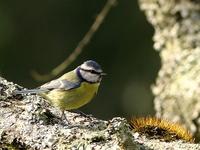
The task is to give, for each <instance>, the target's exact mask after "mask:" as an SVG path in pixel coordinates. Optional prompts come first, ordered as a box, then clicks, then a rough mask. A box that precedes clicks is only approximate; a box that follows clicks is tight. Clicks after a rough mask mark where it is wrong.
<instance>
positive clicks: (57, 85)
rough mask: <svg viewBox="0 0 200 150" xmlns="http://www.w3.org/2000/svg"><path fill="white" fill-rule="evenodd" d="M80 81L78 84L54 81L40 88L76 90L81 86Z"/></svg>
mask: <svg viewBox="0 0 200 150" xmlns="http://www.w3.org/2000/svg"><path fill="white" fill-rule="evenodd" d="M80 84H81V83H80V81H78V82H71V81H68V80H64V79H63V80H53V81H51V82H49V83H46V84H44V85H42V86H41V87H40V89H48V90H53V89H62V90H70V89H74V88H78V87H79V86H80Z"/></svg>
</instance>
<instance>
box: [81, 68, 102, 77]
mask: <svg viewBox="0 0 200 150" xmlns="http://www.w3.org/2000/svg"><path fill="white" fill-rule="evenodd" d="M80 69H81V70H83V71H87V72H90V73H93V74H97V75H100V74H101V73H100V72H96V71H95V70H87V69H83V68H80Z"/></svg>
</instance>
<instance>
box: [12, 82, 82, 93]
mask: <svg viewBox="0 0 200 150" xmlns="http://www.w3.org/2000/svg"><path fill="white" fill-rule="evenodd" d="M80 85H81V82H80V81H78V82H70V81H67V80H64V79H63V80H53V81H51V82H48V83H46V84H44V85H42V86H41V87H39V88H37V89H30V90H21V91H18V90H16V91H14V92H13V93H14V94H27V93H32V94H33V93H44V92H49V91H51V90H54V89H60V90H71V89H74V88H78V87H79V86H80Z"/></svg>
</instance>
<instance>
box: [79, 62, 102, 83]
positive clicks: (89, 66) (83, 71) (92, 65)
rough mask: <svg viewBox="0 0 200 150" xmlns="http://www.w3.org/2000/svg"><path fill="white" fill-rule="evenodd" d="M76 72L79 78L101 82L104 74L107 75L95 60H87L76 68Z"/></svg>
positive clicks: (91, 81)
mask: <svg viewBox="0 0 200 150" xmlns="http://www.w3.org/2000/svg"><path fill="white" fill-rule="evenodd" d="M76 72H77V74H78V76H79V78H81V79H82V80H84V81H86V82H90V83H98V82H100V81H101V79H102V76H103V75H105V73H103V70H102V69H101V66H100V65H99V64H98V63H97V62H95V61H93V60H88V61H85V62H84V63H83V64H81V65H80V66H78V67H77V68H76Z"/></svg>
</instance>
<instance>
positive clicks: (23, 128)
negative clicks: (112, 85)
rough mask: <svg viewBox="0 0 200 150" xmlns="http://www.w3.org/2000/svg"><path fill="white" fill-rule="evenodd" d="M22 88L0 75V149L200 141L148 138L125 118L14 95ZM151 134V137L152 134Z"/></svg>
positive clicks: (134, 149) (135, 147) (107, 149)
mask: <svg viewBox="0 0 200 150" xmlns="http://www.w3.org/2000/svg"><path fill="white" fill-rule="evenodd" d="M18 88H21V87H19V86H18V85H14V84H13V83H11V82H7V81H6V80H5V79H3V78H1V77H0V150H5V149H10V150H14V149H16V150H18V149H22V150H23V149H31V150H32V149H36V150H37V149H38V150H44V149H48V150H49V149H53V150H65V149H72V150H73V149H74V150H77V149H80V150H83V149H87V150H94V149H95V150H99V149H102V150H122V149H127V150H140V149H144V150H146V149H147V150H148V149H155V150H159V149H171V148H175V149H183V150H184V149H185V150H187V149H189V148H190V149H200V145H197V144H188V143H182V142H181V141H177V142H171V143H166V142H160V141H159V140H149V139H147V138H146V137H144V136H141V135H139V134H138V133H134V132H132V131H131V129H130V126H129V124H128V123H127V120H126V119H123V118H113V119H112V120H110V121H103V120H99V119H96V118H94V117H84V116H81V115H79V114H77V113H70V112H67V111H66V118H67V119H68V121H66V120H63V119H61V118H60V116H61V112H60V111H59V110H58V109H56V108H54V107H52V106H51V105H49V104H48V102H46V101H45V100H44V99H43V98H41V97H40V96H37V95H13V94H12V91H13V90H15V89H18ZM152 138H153V137H152Z"/></svg>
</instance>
